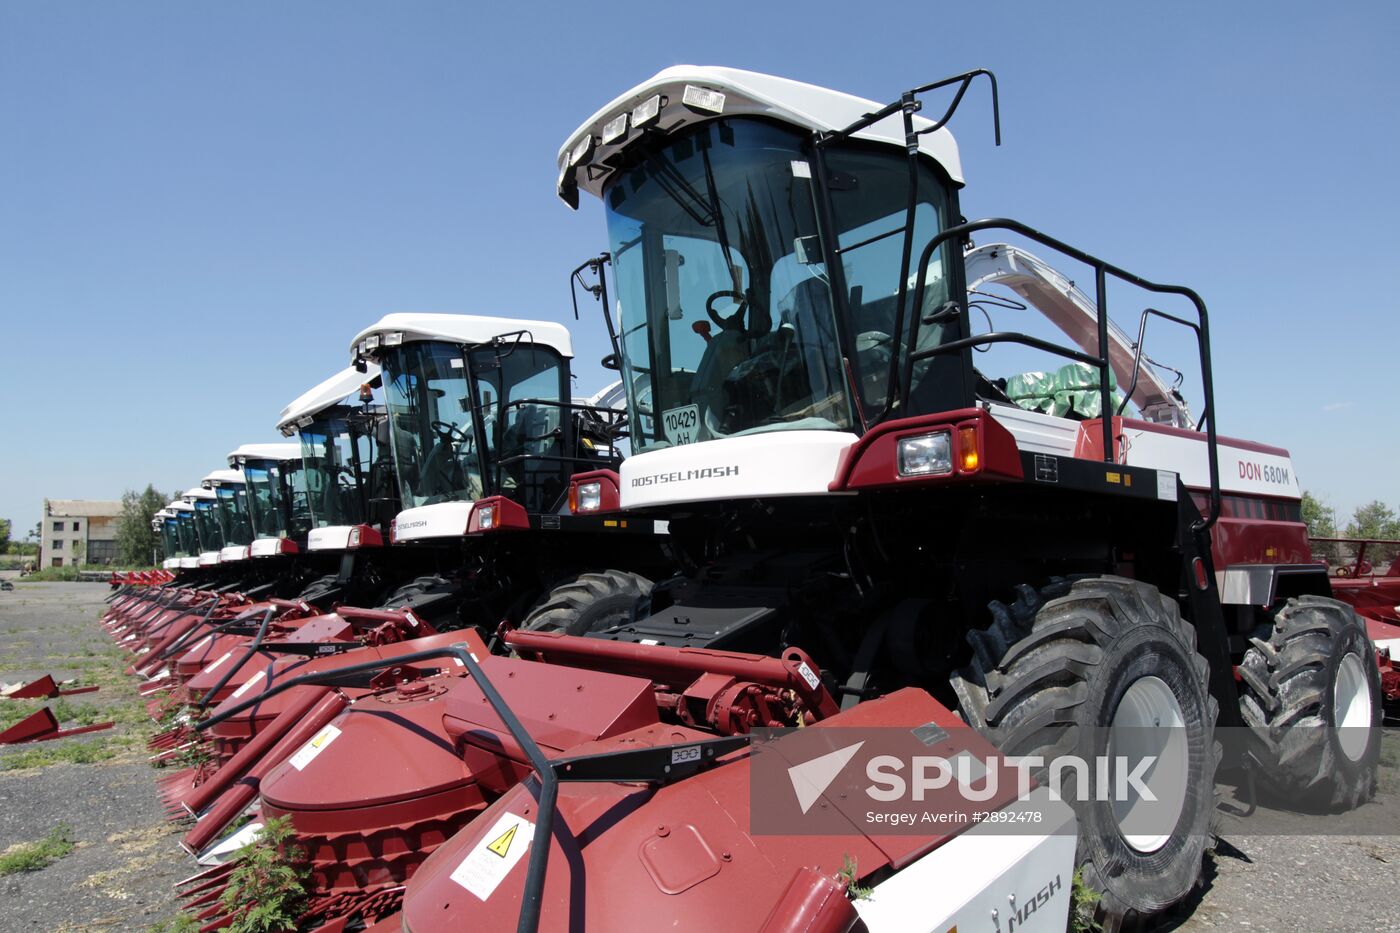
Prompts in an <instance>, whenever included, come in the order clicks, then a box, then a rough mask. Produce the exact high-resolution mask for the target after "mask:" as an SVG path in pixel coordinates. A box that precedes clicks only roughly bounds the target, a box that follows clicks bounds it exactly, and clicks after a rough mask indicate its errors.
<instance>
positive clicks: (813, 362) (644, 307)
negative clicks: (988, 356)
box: [604, 118, 960, 452]
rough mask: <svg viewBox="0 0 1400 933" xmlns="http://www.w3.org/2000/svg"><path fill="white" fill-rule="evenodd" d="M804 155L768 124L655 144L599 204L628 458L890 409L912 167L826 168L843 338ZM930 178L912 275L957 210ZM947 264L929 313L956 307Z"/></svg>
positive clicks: (924, 184) (874, 159) (859, 164)
mask: <svg viewBox="0 0 1400 933" xmlns="http://www.w3.org/2000/svg"><path fill="white" fill-rule="evenodd" d="M810 148H811V147H810V137H809V136H808V135H807V134H804V133H800V132H798V131H795V130H792V129H789V128H785V127H781V126H777V125H774V124H770V123H767V122H764V121H762V120H757V119H750V118H734V119H723V120H715V121H710V122H707V123H702V124H700V125H698V126H696V127H694V128H693V129H691V130H688V131H686V132H683V133H681V134H678V135H676V136H674V137H665V138H663V139H662V141H661V142H660V143H659V144H655V145H654V146H653V147H652V148H651V149H650V150H648V151H646V153H645V155H644V156H643V157H642V158H641V159H640V160H639V162H638V163H637V164H636V165H635V166H634V167H632V168H631V169H626V170H623V171H620V172H619V173H618V177H617V180H616V181H614V182H613V183H612V184H611V185H610V187H609V188H608V189H607V190H606V191H605V193H604V204H605V210H606V213H607V218H608V232H609V239H610V242H611V251H612V257H613V272H614V278H615V281H616V283H617V297H618V305H619V309H618V316H619V342H620V344H621V351H622V353H621V355H622V360H621V364H622V371H623V379H624V383H625V385H626V387H627V391H628V403H629V407H630V410H631V411H632V412H633V413H634V417H633V419H632V432H633V437H632V444H633V449H634V450H636V451H638V452H640V451H644V450H648V449H656V448H659V447H665V446H670V445H673V444H685V443H691V442H695V441H705V440H711V439H715V438H722V437H728V436H732V435H738V434H749V433H755V432H759V431H773V430H791V429H816V430H841V431H852V430H855V429H856V425H857V423H858V422H859V421H860V420H863V418H864V416H867V415H868V414H869V413H873V412H876V411H878V410H880V409H881V408H882V407H883V406H884V405H885V403H886V395H887V392H888V385H887V383H888V376H889V371H890V356H891V353H892V352H894V351H895V348H896V346H897V344H898V343H899V340H898V335H895V334H894V330H895V323H894V322H895V308H896V304H897V294H898V291H899V285H900V262H901V259H902V250H903V241H904V236H903V234H904V223H905V217H906V213H905V212H906V202H907V198H908V193H909V183H908V182H909V171H908V162H907V160H906V158H905V155H904V153H903V152H902V151H901V150H898V149H894V148H891V147H888V146H885V147H874V146H868V145H863V144H855V143H852V144H849V145H847V146H844V147H833V148H832V149H830V150H828V151H827V152H826V163H827V169H828V174H829V176H830V177H831V179H832V182H831V188H832V191H831V197H830V202H829V204H830V207H831V213H832V216H833V222H834V224H835V238H836V247H837V249H838V250H839V251H840V255H841V264H842V269H841V272H842V275H843V277H844V292H845V296H846V299H847V300H846V302H845V305H846V306H847V308H848V309H849V313H850V316H851V320H848V321H844V322H838V320H837V318H836V310H835V308H834V306H833V301H832V282H831V276H830V275H829V274H828V271H827V269H826V266H825V262H824V261H823V257H824V252H823V248H822V239H821V230H820V228H819V225H818V220H817V207H816V203H815V191H814V184H813V180H812V175H813V166H812V162H811V158H810V156H811V153H810ZM921 172H923V175H921V177H920V179H919V189H918V192H917V198H916V203H917V207H916V211H915V229H914V238H913V255H914V261H915V262H917V258H918V256H919V253H920V251H921V249H922V247H923V245H924V244H925V243H927V242H928V240H929V239H930V238H931V237H932V236H934V235H936V233H937V232H938V230H940V229H941V228H942V227H943V226H944V224H945V222H946V216H945V215H946V211H947V194H946V191H947V188H946V185H945V184H943V183H942V182H940V181H939V180H937V179H936V178H935V177H934V170H933V169H932V168H931V167H928V166H925V167H923V168H922V169H921ZM942 252H944V251H943V250H940V251H939V253H942ZM939 253H936V254H935V256H934V261H933V262H932V263H931V266H930V271H929V287H928V288H926V290H925V294H924V296H923V304H922V307H923V308H925V309H928V308H937V307H940V306H942V304H943V303H944V301H945V300H946V294H945V292H944V281H945V276H944V274H943V273H944V267H943V257H942V256H941V255H939ZM916 272H917V270H916V269H911V272H910V279H911V280H912V279H913V278H914V277H915V275H916ZM910 306H911V307H912V299H910ZM912 317H913V311H912V310H911V311H908V312H906V314H905V327H906V329H907V327H908V323H909V320H910V319H912ZM906 332H907V331H906ZM942 339H944V334H943V333H942V331H941V329H939V328H938V327H937V326H933V327H923V328H922V329H921V336H920V346H921V347H924V346H929V345H930V344H931V343H934V342H937V341H939V340H942ZM952 362H953V363H954V364H955V365H960V364H958V363H957V361H956V360H954V361H952ZM928 369H929V367H928V364H927V363H925V364H924V365H923V366H921V367H920V368H919V369H918V370H917V375H918V376H919V377H923V376H924V375H925V374H926V373H927V371H928ZM853 392H855V396H854V397H853V395H852V393H853ZM856 406H859V408H860V412H859V414H860V416H862V417H858V416H857V411H856ZM943 407H948V405H947V404H945V405H944V406H943ZM954 407H955V406H954Z"/></svg>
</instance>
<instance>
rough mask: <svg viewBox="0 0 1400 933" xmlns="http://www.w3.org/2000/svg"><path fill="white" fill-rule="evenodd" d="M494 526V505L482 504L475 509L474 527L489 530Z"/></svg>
mask: <svg viewBox="0 0 1400 933" xmlns="http://www.w3.org/2000/svg"><path fill="white" fill-rule="evenodd" d="M495 526H496V507H495V506H494V505H483V506H481V507H480V508H479V509H477V510H476V527H478V528H480V529H481V530H482V531H490V530H491V529H492V528H494V527H495Z"/></svg>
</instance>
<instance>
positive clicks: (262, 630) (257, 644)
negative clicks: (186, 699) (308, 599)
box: [199, 606, 277, 707]
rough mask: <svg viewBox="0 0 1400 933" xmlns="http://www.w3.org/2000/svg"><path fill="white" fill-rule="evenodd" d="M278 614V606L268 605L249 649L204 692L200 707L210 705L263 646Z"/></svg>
mask: <svg viewBox="0 0 1400 933" xmlns="http://www.w3.org/2000/svg"><path fill="white" fill-rule="evenodd" d="M276 614H277V607H276V606H268V607H267V611H266V612H264V613H263V618H262V624H261V625H259V626H258V634H257V635H256V636H254V637H253V640H252V641H251V642H250V643H249V644H248V650H246V651H244V652H243V657H241V658H239V659H238V661H237V663H235V664H234V665H233V666H232V667H230V668H229V669H228V670H226V671H224V676H222V677H220V678H219V682H218V683H216V684H215V685H214V686H212V687H210V688H209V692H208V693H206V694H204V698H203V699H202V700H200V701H199V706H200V707H205V706H208V705H209V701H210V700H212V699H214V694H216V693H218V692H219V691H220V690H222V689H224V685H225V684H227V683H228V682H229V678H230V677H232V676H233V675H234V674H236V673H238V672H239V671H240V670H242V669H243V665H245V664H247V663H248V659H249V658H251V657H252V656H253V655H254V654H256V653H257V651H258V649H259V648H261V647H262V643H263V637H264V636H266V635H267V627H268V626H269V625H271V624H272V617H273V616H275V615H276Z"/></svg>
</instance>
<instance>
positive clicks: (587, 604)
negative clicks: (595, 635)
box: [520, 570, 652, 635]
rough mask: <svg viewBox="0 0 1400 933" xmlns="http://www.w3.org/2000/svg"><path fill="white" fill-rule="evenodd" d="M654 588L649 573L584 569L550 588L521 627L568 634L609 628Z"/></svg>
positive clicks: (627, 617) (624, 619)
mask: <svg viewBox="0 0 1400 933" xmlns="http://www.w3.org/2000/svg"><path fill="white" fill-rule="evenodd" d="M651 588H652V582H651V581H650V580H648V579H647V578H646V577H643V576H641V575H639V574H635V573H628V572H627V571H624V570H604V571H603V572H602V573H581V574H579V575H578V576H577V577H574V578H573V579H572V580H570V581H568V582H567V583H562V584H560V585H559V586H556V587H555V588H554V589H553V590H551V591H550V592H549V594H548V595H546V596H545V597H544V598H543V599H542V600H540V602H539V603H538V604H537V605H536V606H535V608H534V609H532V610H530V613H529V615H527V616H526V617H525V621H523V622H522V623H521V624H520V627H521V628H522V629H525V630H526V631H533V632H563V633H564V634H566V635H587V634H588V633H590V632H601V631H606V630H607V629H610V628H613V627H615V626H618V625H621V624H622V623H624V622H627V621H629V620H630V619H631V618H632V614H633V612H634V611H635V610H636V608H637V606H638V604H639V603H641V602H642V601H643V600H645V599H647V598H648V597H649V596H651Z"/></svg>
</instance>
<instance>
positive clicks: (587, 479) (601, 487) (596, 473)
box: [569, 470, 622, 515]
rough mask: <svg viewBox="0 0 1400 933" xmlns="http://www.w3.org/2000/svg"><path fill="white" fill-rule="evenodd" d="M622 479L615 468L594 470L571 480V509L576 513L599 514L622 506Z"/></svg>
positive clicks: (614, 510)
mask: <svg viewBox="0 0 1400 933" xmlns="http://www.w3.org/2000/svg"><path fill="white" fill-rule="evenodd" d="M621 487H622V481H621V479H619V478H618V475H617V473H616V471H614V470H592V471H591V472H588V473H579V474H578V475H576V476H575V477H574V478H573V479H571V480H569V511H570V512H571V513H573V514H574V515H599V514H601V513H603V512H616V511H617V510H618V509H620V508H622V496H621V493H620V492H619V490H620V489H621Z"/></svg>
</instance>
